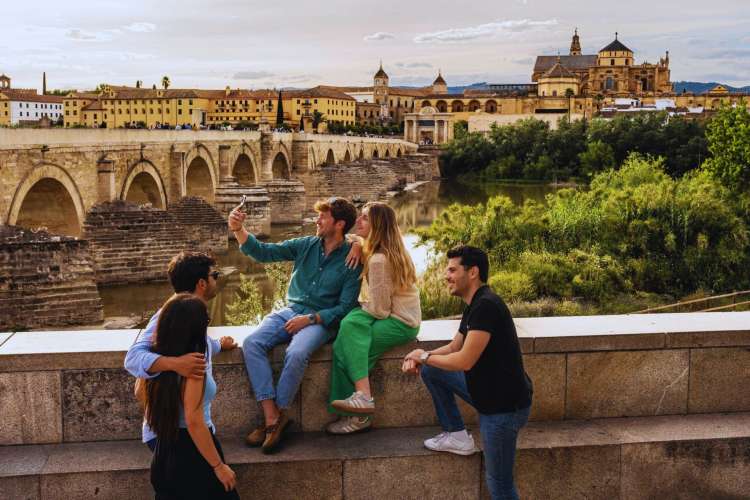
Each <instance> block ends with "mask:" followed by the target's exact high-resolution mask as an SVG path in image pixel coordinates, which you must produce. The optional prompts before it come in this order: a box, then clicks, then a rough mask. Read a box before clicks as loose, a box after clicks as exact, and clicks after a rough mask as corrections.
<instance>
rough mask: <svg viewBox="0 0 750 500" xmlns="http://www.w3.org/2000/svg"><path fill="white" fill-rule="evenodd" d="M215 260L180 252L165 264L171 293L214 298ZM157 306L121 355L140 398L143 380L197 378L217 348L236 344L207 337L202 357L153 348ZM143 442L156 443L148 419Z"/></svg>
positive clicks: (206, 369)
mask: <svg viewBox="0 0 750 500" xmlns="http://www.w3.org/2000/svg"><path fill="white" fill-rule="evenodd" d="M215 266H216V261H215V260H214V258H213V257H211V256H210V255H208V254H205V253H200V252H180V253H179V254H177V255H175V256H174V257H173V258H172V260H171V261H170V262H169V265H168V266H167V275H168V277H169V282H170V284H171V285H172V289H173V290H174V293H175V294H178V293H190V294H193V295H194V296H195V297H197V298H198V299H200V300H202V301H203V302H204V303H208V301H209V300H211V299H212V298H214V296H215V295H216V290H217V283H216V281H217V280H218V279H219V276H220V273H219V271H217V270H216V269H215ZM160 314H161V309H160V310H158V311H156V313H155V314H154V315H153V316H151V319H150V320H149V322H148V324H147V325H146V328H144V329H143V331H142V332H140V333H139V334H138V336H137V337H136V339H135V342H134V343H133V345H132V346H130V349H128V352H127V354H126V355H125V369H126V370H127V371H128V372H129V373H130V374H131V375H132V376H134V377H137V380H136V396H137V397H138V399H139V400H140V401H141V402H142V403H143V402H144V392H143V389H144V382H145V381H146V380H148V379H153V378H155V377H158V376H159V374H160V373H162V372H174V373H176V374H177V375H179V376H181V377H183V378H200V377H203V376H204V374H205V373H206V372H209V373H210V372H211V370H212V368H211V356H215V355H216V354H218V353H219V352H220V351H226V350H230V349H234V348H235V347H237V344H236V343H235V342H234V339H232V337H222V338H221V339H219V340H216V339H212V338H209V339H208V342H209V347H210V349H208V351H209V352H210V354H211V356H208V357H206V355H205V353H204V352H203V351H199V352H189V353H184V354H181V355H166V354H164V353H159V352H154V351H153V350H152V347H153V345H154V332H155V331H156V325H157V323H158V322H159V316H160ZM143 442H144V443H145V444H146V446H148V448H149V449H150V450H151V451H154V448H155V447H156V433H155V432H154V431H153V429H151V427H150V426H149V425H148V423H147V422H146V421H145V420H144V421H143Z"/></svg>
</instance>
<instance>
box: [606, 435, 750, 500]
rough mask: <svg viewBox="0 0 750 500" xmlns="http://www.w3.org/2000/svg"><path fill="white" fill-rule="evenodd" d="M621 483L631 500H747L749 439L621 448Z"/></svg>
mask: <svg viewBox="0 0 750 500" xmlns="http://www.w3.org/2000/svg"><path fill="white" fill-rule="evenodd" d="M655 478H658V479H655ZM621 481H622V490H621V498H627V499H633V500H638V499H652V498H695V499H704V498H717V499H718V498H722V499H737V500H739V499H741V498H747V497H748V492H750V438H747V437H745V438H738V439H726V440H716V439H711V440H699V441H673V442H668V443H638V444H626V445H623V446H622V479H621Z"/></svg>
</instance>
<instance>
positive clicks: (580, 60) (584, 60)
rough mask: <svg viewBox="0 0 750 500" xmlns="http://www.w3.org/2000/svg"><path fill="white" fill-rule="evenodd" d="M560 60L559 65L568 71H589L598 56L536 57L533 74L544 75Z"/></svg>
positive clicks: (594, 64)
mask: <svg viewBox="0 0 750 500" xmlns="http://www.w3.org/2000/svg"><path fill="white" fill-rule="evenodd" d="M558 57H559V58H560V64H562V65H563V66H564V67H565V68H567V69H568V70H570V71H577V70H584V69H589V68H590V67H592V66H596V64H597V60H598V58H599V56H595V55H581V56H537V57H536V64H534V73H545V72H547V71H548V70H549V69H550V68H551V67H552V66H554V65H555V63H557V58H558Z"/></svg>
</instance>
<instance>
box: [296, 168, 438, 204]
mask: <svg viewBox="0 0 750 500" xmlns="http://www.w3.org/2000/svg"><path fill="white" fill-rule="evenodd" d="M439 175H440V172H439V169H438V167H437V161H436V159H435V158H434V157H430V156H427V155H416V154H415V155H408V156H402V157H400V158H389V159H380V160H378V159H372V160H357V161H354V162H351V163H345V164H339V165H328V166H324V167H321V168H320V169H317V170H313V171H309V172H306V173H302V174H299V175H298V177H299V178H300V180H301V181H302V182H303V183H304V185H305V198H306V211H307V212H309V211H311V210H312V208H313V206H314V205H315V202H316V201H317V200H320V199H325V198H328V197H331V196H344V197H347V198H350V199H352V198H353V199H359V200H362V201H375V200H380V199H384V198H385V196H386V193H387V192H388V191H396V190H399V189H403V188H404V186H405V185H406V184H409V183H412V182H416V181H428V180H433V179H435V178H437V177H439Z"/></svg>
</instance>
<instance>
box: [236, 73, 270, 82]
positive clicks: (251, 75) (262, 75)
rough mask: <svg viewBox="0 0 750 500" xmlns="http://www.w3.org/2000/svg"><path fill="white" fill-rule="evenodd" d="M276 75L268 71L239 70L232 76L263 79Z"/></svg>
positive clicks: (238, 78)
mask: <svg viewBox="0 0 750 500" xmlns="http://www.w3.org/2000/svg"><path fill="white" fill-rule="evenodd" d="M272 76H274V74H273V73H270V72H268V71H238V72H237V73H235V74H234V75H233V76H232V79H234V80H262V79H264V78H271V77H272Z"/></svg>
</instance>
